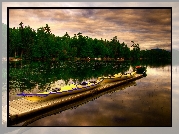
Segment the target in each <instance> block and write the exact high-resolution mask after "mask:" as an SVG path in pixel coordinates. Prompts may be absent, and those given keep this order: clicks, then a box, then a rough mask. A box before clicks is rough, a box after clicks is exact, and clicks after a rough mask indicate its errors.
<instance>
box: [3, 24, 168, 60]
mask: <svg viewBox="0 0 179 134" xmlns="http://www.w3.org/2000/svg"><path fill="white" fill-rule="evenodd" d="M22 24H23V23H22V22H21V23H20V24H19V27H17V28H15V27H13V28H8V30H9V36H8V56H7V57H15V58H21V59H23V60H32V61H34V60H43V61H44V60H45V61H48V60H69V59H70V60H73V59H86V58H90V59H94V58H101V59H118V58H122V59H124V60H134V59H152V60H156V59H160V60H161V59H164V60H166V59H171V52H169V51H166V50H164V49H153V50H140V46H139V44H138V43H137V44H136V43H135V42H134V41H131V47H132V49H130V48H129V47H128V46H127V44H125V43H124V42H122V43H120V42H119V40H118V38H117V36H115V37H112V38H111V39H110V40H106V39H102V38H101V39H96V38H94V39H93V38H90V37H88V36H84V35H83V34H82V33H80V32H78V33H76V34H74V36H73V37H70V36H69V34H68V32H66V33H65V34H64V35H63V36H61V37H60V36H56V35H54V34H53V33H51V30H50V27H49V26H48V24H46V26H45V27H40V28H38V29H37V30H34V29H32V28H31V27H30V26H25V27H23V26H22ZM6 29H7V25H5V24H2V31H5V30H6ZM2 34H3V33H2ZM6 37H7V36H6V35H3V38H6ZM5 40H6V39H5ZM5 43H6V42H3V44H2V45H3V46H5V45H4V44H5ZM5 47H6V46H5ZM4 54H5V53H4Z"/></svg>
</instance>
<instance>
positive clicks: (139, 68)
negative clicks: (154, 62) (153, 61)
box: [135, 66, 146, 74]
mask: <svg viewBox="0 0 179 134" xmlns="http://www.w3.org/2000/svg"><path fill="white" fill-rule="evenodd" d="M135 71H136V73H138V74H143V73H145V72H146V67H144V66H136V67H135Z"/></svg>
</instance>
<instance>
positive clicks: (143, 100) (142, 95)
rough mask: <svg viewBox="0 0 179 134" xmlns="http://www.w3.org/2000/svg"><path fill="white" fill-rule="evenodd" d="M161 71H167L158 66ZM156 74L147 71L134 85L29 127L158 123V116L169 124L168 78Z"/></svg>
mask: <svg viewBox="0 0 179 134" xmlns="http://www.w3.org/2000/svg"><path fill="white" fill-rule="evenodd" d="M153 70H155V68H151V72H152V71H153ZM159 70H160V69H159ZM158 72H159V71H158ZM162 73H163V74H169V73H170V72H163V71H162V69H161V72H160V74H161V75H163V74H162ZM160 77H161V76H157V77H155V75H153V74H151V75H149V77H148V76H147V77H145V78H142V79H140V80H137V81H136V82H137V86H131V87H128V88H126V89H124V90H120V91H117V92H114V93H112V94H110V93H109V94H106V95H104V96H101V97H100V98H98V99H97V100H95V101H91V102H89V103H86V104H85V105H82V106H80V107H77V108H76V109H71V110H66V111H63V112H62V113H60V114H57V115H52V116H49V117H45V118H44V119H40V120H38V121H36V122H34V123H32V124H31V125H30V126H36V125H37V126H38V125H39V124H40V125H42V126H43V125H47V126H48V125H58V126H71V125H72V126H98V125H100V126H105V125H107V126H109V125H112V126H128V125H130V126H131V125H135V126H143V125H147V126H148V125H149V126H151V125H154V126H158V125H160V124H161V122H160V123H159V119H160V118H161V119H162V120H164V122H162V123H164V125H170V124H167V123H168V122H170V121H169V120H170V108H171V105H170V104H171V102H170V100H171V96H170V93H171V86H170V84H171V82H170V80H171V79H166V77H168V75H165V76H164V75H163V77H164V78H165V79H162V80H160V79H159V78H160ZM169 78H170V77H169ZM163 109H164V110H163ZM162 112H163V113H162ZM146 113H147V116H146ZM156 115H157V118H156Z"/></svg>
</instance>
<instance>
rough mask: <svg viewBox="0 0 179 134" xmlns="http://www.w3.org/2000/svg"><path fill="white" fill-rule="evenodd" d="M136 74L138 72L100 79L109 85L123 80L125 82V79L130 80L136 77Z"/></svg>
mask: <svg viewBox="0 0 179 134" xmlns="http://www.w3.org/2000/svg"><path fill="white" fill-rule="evenodd" d="M135 74H136V72H131V73H125V74H122V73H118V74H115V75H113V76H108V77H99V79H103V82H104V83H108V82H116V81H121V80H125V79H129V78H132V77H134V76H135Z"/></svg>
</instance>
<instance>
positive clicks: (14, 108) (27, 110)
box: [9, 75, 142, 120]
mask: <svg viewBox="0 0 179 134" xmlns="http://www.w3.org/2000/svg"><path fill="white" fill-rule="evenodd" d="M139 78H142V75H136V77H133V78H130V79H128V80H123V81H118V82H112V83H105V84H104V85H101V86H99V87H97V88H95V89H92V90H90V91H85V92H82V93H78V94H72V95H68V96H63V97H60V98H55V99H51V100H43V101H38V102H33V101H29V100H27V99H24V98H22V99H18V100H15V101H10V102H9V114H10V115H11V117H14V116H16V115H18V118H20V117H21V118H22V117H23V116H24V115H28V114H31V113H35V112H37V111H38V110H43V109H47V108H51V107H53V106H56V105H60V104H64V103H65V102H70V101H71V102H73V100H75V99H80V97H84V96H85V95H91V94H93V93H96V92H102V91H103V90H105V89H108V88H111V87H115V86H118V85H122V84H125V83H127V82H129V81H135V80H137V79H139ZM11 117H10V118H11ZM11 120H16V118H13V119H11Z"/></svg>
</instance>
